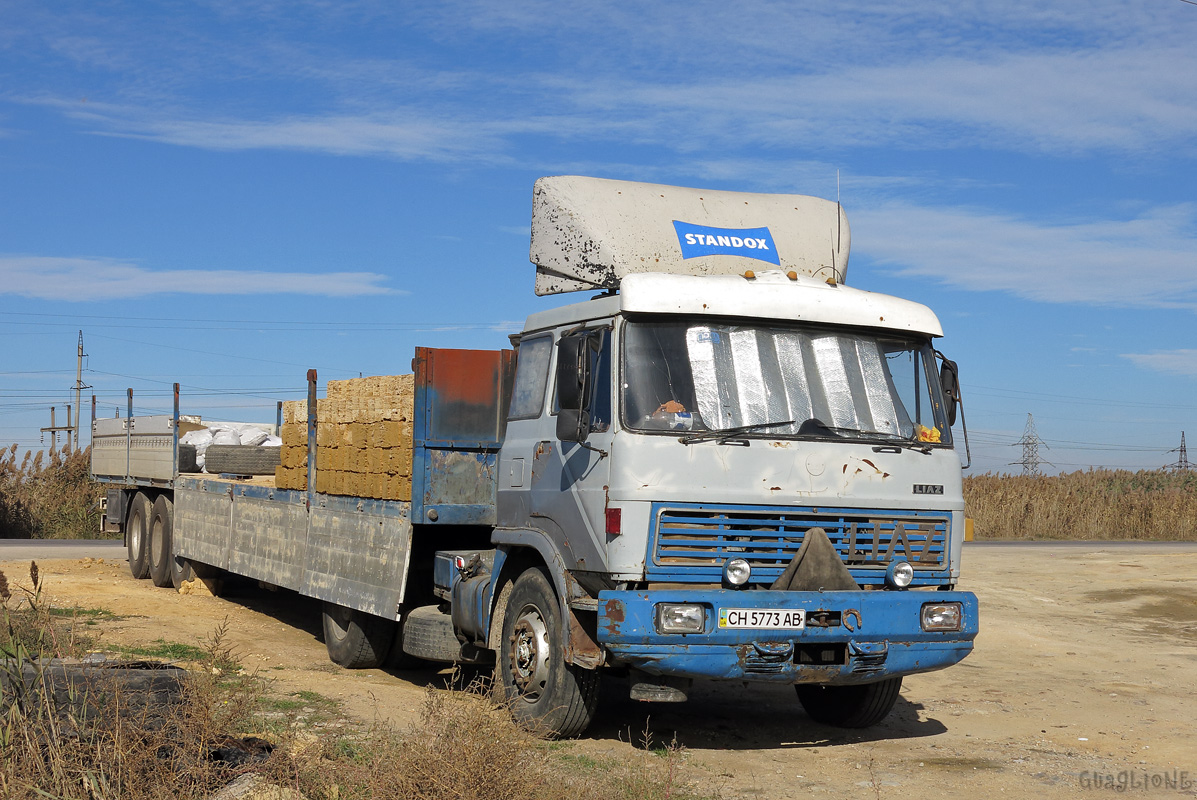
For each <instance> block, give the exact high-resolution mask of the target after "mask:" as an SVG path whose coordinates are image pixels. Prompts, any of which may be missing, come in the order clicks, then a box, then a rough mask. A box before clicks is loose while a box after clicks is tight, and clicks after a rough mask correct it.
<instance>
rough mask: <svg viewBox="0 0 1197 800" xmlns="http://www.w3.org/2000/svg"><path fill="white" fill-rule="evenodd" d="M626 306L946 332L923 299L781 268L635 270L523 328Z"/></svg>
mask: <svg viewBox="0 0 1197 800" xmlns="http://www.w3.org/2000/svg"><path fill="white" fill-rule="evenodd" d="M621 311H622V312H626V313H632V314H637V313H643V314H681V315H686V316H697V317H703V316H710V317H741V318H745V319H754V320H761V321H768V320H780V321H787V322H814V323H822V324H828V325H851V326H857V327H865V328H882V329H889V330H894V331H907V332H912V333H923V334H927V335H930V336H943V328H942V327H941V326H940V324H939V319H938V318H937V317H936V316H935V314H934V313H933V312H932V311H931V309H929V308H927V307H926V306H925V305H923V304H922V303H914V302H911V301H909V300H903V299H901V298H899V297H892V296H890V295H886V294H877V293H876V292H865V291H861V290H860V289H853V288H852V287H850V286H844V285H842V284H840V285H831V284H828V283H826V282H825V281H823V280H819V279H817V278H809V277H804V276H798V277H797V279H791V278H789V277H788V276H787V275H786V274H785V273H784V272H782V271H780V270H768V271H764V272H758V273H756V277H755V278H744V277H742V276H740V275H716V276H710V277H695V276H691V275H660V274H652V273H645V274H637V275H628V276H627V277H626V278H624V279H623V284H622V286H621V287H620V290H619V294H618V295H616V296H612V297H602V298H598V299H595V300H591V301H589V302H586V303H575V304H573V305H568V306H562V307H561V308H554V309H550V310H548V311H542V312H540V313H537V314H532V315H531V316H529V317H528V321H527V324H526V326H525V327H524V330H526V331H529V332H531V331H535V330H543V329H546V328H554V327H558V326H561V325H569V324H573V323H578V322H583V321H587V320H592V319H600V318H603V317H610V316H613V315H615V314H616V313H618V312H621Z"/></svg>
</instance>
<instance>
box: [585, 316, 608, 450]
mask: <svg viewBox="0 0 1197 800" xmlns="http://www.w3.org/2000/svg"><path fill="white" fill-rule="evenodd" d="M602 336H603V338H602V343H601V344H600V345H599V351H598V352H597V353H595V354H594V356H593V357H592V361H591V368H592V372H591V374H592V375H594V393H593V394H591V396H590V430H592V431H596V432H601V431H606V430H610V429H611V335H610V331H604V332H603V334H602Z"/></svg>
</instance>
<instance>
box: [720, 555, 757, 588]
mask: <svg viewBox="0 0 1197 800" xmlns="http://www.w3.org/2000/svg"><path fill="white" fill-rule="evenodd" d="M751 577H752V567H751V566H749V564H748V562H747V561H745V560H744V559H742V558H731V559H728V561H727V563H725V564H724V565H723V583H724V584H725V585H726V586H743V585H744V584H746V583H748V579H749V578H751Z"/></svg>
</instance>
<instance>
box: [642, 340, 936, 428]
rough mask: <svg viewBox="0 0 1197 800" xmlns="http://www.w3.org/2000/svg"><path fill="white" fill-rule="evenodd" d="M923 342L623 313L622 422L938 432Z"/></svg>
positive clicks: (929, 364)
mask: <svg viewBox="0 0 1197 800" xmlns="http://www.w3.org/2000/svg"><path fill="white" fill-rule="evenodd" d="M934 366H935V360H934V355H933V352H932V350H931V344H930V342H929V341H928V340H926V339H919V338H913V337H911V338H907V337H904V336H902V335H899V334H889V333H877V332H866V331H845V330H843V329H829V328H818V327H813V326H809V327H808V326H798V325H793V326H788V325H787V326H783V325H763V324H762V325H745V324H735V323H718V322H707V321H704V322H701V323H700V322H684V321H667V322H666V321H662V322H656V321H645V322H637V321H629V322H628V323H627V324H626V326H625V328H624V345H623V372H622V380H623V384H622V387H621V388H622V399H623V404H622V409H623V424H624V426H625V427H627V428H631V429H634V430H643V431H681V432H683V433H685V432H703V431H728V430H732V429H736V433H737V435H744V436H754V435H755V436H764V437H769V438H789V437H797V436H801V437H808V436H809V437H816V438H828V437H832V438H834V437H840V438H852V439H866V440H872V441H883V442H884V441H891V442H903V441H905V442H921V443H930V444H934V443H943V444H948V443H950V441H951V431H950V429H949V428H948V426H947V425H946V423H945V422H944V420H943V415H942V408H943V404H942V401H941V399H940V390H939V382H938V380H929V378H932V379H933V378H935V377H936V372H935V370H934Z"/></svg>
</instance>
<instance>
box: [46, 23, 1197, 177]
mask: <svg viewBox="0 0 1197 800" xmlns="http://www.w3.org/2000/svg"><path fill="white" fill-rule="evenodd" d="M1193 16H1194V17H1197V14H1195V15H1193ZM288 57H289V58H296V59H298V58H299V57H300V56H299V55H296V54H295V53H291V54H290V55H289V56H288ZM276 67H278V68H281V67H282V64H279V65H276ZM639 74H642V73H640V72H638V71H635V70H629V69H625V68H622V67H606V68H602V69H597V70H594V71H587V70H584V69H581V68H579V67H577V66H576V65H571V66H569V67H565V68H563V69H561V70H559V71H553V72H549V71H544V70H543V68H541V69H540V70H538V71H520V70H518V69H507V70H504V71H502V72H500V73H495V72H494V71H493V70H488V69H482V68H478V67H476V68H475V69H474V70H473V71H470V70H467V69H463V68H462V67H461V65H458V64H455V65H454V66H453V68H452V69H448V70H440V71H437V70H434V69H431V68H426V67H419V68H416V67H412V66H411V65H410V64H407V63H406V62H402V61H394V62H389V63H388V62H386V61H383V60H378V59H375V60H368V61H367V60H358V61H355V60H348V59H341V60H339V61H338V60H337V59H335V58H334V59H332V63H326V62H325V61H323V60H317V61H315V62H314V63H313V64H297V65H295V66H294V72H293V74H292V75H290V76H288V78H287V80H288V81H289V84H288V85H289V86H290V89H289V90H288V91H286V92H281V93H277V94H274V95H271V97H270V98H269V99H268V100H267V102H266V103H254V104H240V107H242V108H250V107H252V108H254V109H255V111H254V112H248V113H243V114H240V115H238V114H237V113H236V112H235V111H233V109H235V108H237V107H238V104H235V103H229V104H226V105H225V106H224V107H223V108H221V109H220V110H219V111H216V110H215V109H211V108H205V105H206V104H205V102H204V101H203V100H200V99H198V97H192V98H190V99H183V100H182V102H183V103H184V105H183V106H178V105H175V106H174V107H171V105H169V104H166V103H154V104H146V103H139V104H134V105H130V104H123V105H122V104H117V103H111V104H102V103H87V104H80V103H77V102H67V101H62V100H51V101H47V100H44V99H42V100H28V101H27V102H38V103H41V104H45V105H50V106H53V107H57V108H58V109H59V110H60V111H62V112H63V113H65V114H67V115H70V116H72V117H74V118H76V119H78V120H80V121H82V122H84V123H87V124H89V125H91V126H93V132H100V133H109V134H115V135H122V136H131V137H137V138H145V139H149V140H153V141H161V142H166V143H170V144H176V145H180V146H187V147H201V148H206V149H218V150H245V149H289V150H310V151H319V152H329V153H336V154H352V155H385V156H388V157H393V158H399V159H404V160H433V161H463V160H471V161H473V160H477V159H480V158H481V159H484V160H487V161H491V162H494V161H499V160H502V161H506V160H509V159H507V157H506V156H505V155H504V154H506V153H508V152H511V151H513V149H514V148H515V147H516V146H517V145H518V144H520V143H521V142H523V141H524V140H526V139H527V138H528V137H536V138H539V139H550V140H557V141H562V142H569V143H577V142H597V141H618V142H621V143H624V144H638V145H649V146H657V147H664V148H668V149H670V150H672V151H673V152H675V153H678V154H680V155H682V156H688V155H690V154H695V153H698V154H709V153H711V152H713V151H715V150H718V151H719V152H721V153H723V158H726V159H727V162H726V164H727V165H728V166H734V165H735V163H736V160H737V158H739V157H741V155H740V154H742V153H745V152H748V151H749V150H750V149H751V148H754V147H759V146H766V147H768V148H770V153H771V154H775V155H777V156H778V157H779V158H781V159H782V160H785V159H786V158H788V157H790V156H789V154H790V153H792V152H793V150H794V148H802V149H806V150H814V151H816V152H819V151H826V150H828V149H833V148H841V147H845V146H849V147H851V146H881V145H888V146H899V147H903V148H909V149H927V148H932V147H934V148H944V147H952V148H955V147H968V146H982V147H991V148H998V149H1007V150H1014V151H1027V152H1042V151H1047V152H1053V153H1065V154H1069V155H1075V154H1079V153H1086V152H1111V151H1114V152H1153V151H1156V150H1159V149H1161V148H1163V147H1166V146H1171V147H1181V148H1184V147H1186V145H1188V144H1189V143H1192V142H1193V141H1194V132H1197V106H1195V105H1194V104H1193V103H1192V102H1191V101H1190V99H1191V98H1192V97H1193V96H1195V95H1197V50H1195V49H1193V48H1191V47H1188V46H1184V47H1170V46H1168V45H1166V44H1157V45H1156V46H1153V47H1150V48H1147V47H1140V46H1129V45H1125V44H1124V45H1120V46H1109V47H1088V48H1078V47H1073V48H1060V47H1056V48H1052V49H1041V50H1037V51H1035V50H1027V51H1021V52H1020V51H1014V52H1006V51H1001V52H994V51H993V50H991V49H986V48H979V49H978V51H977V52H976V53H970V54H968V55H940V54H933V55H924V54H921V53H906V52H902V53H891V54H889V55H888V58H884V57H882V58H877V59H859V60H858V61H857V63H851V62H849V63H845V64H838V63H837V64H835V65H834V66H832V67H828V66H827V65H826V64H824V63H813V62H810V61H807V62H805V63H804V62H803V61H802V60H800V59H799V60H796V61H792V62H786V63H772V62H768V63H758V64H755V65H754V68H753V69H745V70H739V71H736V72H733V73H731V76H730V77H729V76H728V74H727V73H720V72H717V71H710V70H696V71H694V72H692V73H687V74H684V75H679V74H675V73H674V72H672V71H670V70H668V69H657V70H652V71H649V72H648V73H647V74H649V75H652V76H654V77H653V78H652V79H651V80H641V79H638V78H636V77H633V76H636V75H639ZM740 75H742V77H737V76H740ZM363 76H369V77H368V78H367V79H363ZM317 86H319V87H320V88H319V90H317V89H316V87H317ZM429 86H435V87H437V89H436V90H435V91H428V90H427V89H426V87H429ZM380 87H385V88H380ZM325 92H327V93H328V95H327V99H326V100H325V101H324V102H318V103H316V105H315V106H313V107H312V108H313V109H314V110H312V109H308V110H305V111H303V112H299V111H298V109H297V107H296V103H295V101H294V100H288V99H286V98H291V97H304V98H307V97H309V96H311V95H313V94H315V95H318V96H319V95H323V94H324V93H325ZM276 97H277V98H281V99H275V98H276ZM179 99H181V98H179ZM179 99H176V101H175V102H176V103H178V102H179ZM363 109H368V110H363ZM698 160H702V159H698ZM706 163H707V164H708V165H709V167H708V168H709V169H711V170H712V171H718V169H719V167H720V164H719V162H718V161H716V160H709V159H708V160H707V162H706Z"/></svg>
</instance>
